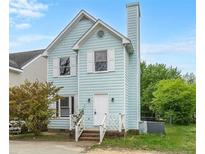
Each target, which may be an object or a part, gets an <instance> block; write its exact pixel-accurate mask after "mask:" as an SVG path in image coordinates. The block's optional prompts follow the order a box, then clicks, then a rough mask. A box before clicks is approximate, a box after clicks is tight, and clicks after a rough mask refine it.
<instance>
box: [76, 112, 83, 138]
mask: <svg viewBox="0 0 205 154" xmlns="http://www.w3.org/2000/svg"><path fill="white" fill-rule="evenodd" d="M83 130H84V115H82V117H81V118H80V120H79V121H78V123H77V124H76V126H75V141H76V142H78V139H79V137H80V135H81V134H82V132H83Z"/></svg>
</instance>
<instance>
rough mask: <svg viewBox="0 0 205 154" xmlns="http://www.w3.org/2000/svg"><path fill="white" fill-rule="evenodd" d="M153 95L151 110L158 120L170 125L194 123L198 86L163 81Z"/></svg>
mask: <svg viewBox="0 0 205 154" xmlns="http://www.w3.org/2000/svg"><path fill="white" fill-rule="evenodd" d="M156 88H157V89H156V91H155V92H154V93H153V96H154V98H153V101H152V105H151V109H152V110H153V111H154V112H155V114H156V115H157V116H158V118H164V119H165V120H168V121H170V123H177V124H189V123H191V122H192V121H193V118H194V114H195V109H196V107H195V104H196V85H195V84H189V83H187V82H186V81H184V80H181V79H175V80H162V81H160V82H159V83H158V84H157V86H156Z"/></svg>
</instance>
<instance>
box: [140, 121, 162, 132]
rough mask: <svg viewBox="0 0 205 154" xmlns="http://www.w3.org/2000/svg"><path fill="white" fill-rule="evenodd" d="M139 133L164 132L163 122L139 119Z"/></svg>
mask: <svg viewBox="0 0 205 154" xmlns="http://www.w3.org/2000/svg"><path fill="white" fill-rule="evenodd" d="M139 133H140V134H146V133H156V134H164V133H165V126H164V122H158V121H140V122H139Z"/></svg>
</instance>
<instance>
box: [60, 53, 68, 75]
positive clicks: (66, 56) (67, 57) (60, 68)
mask: <svg viewBox="0 0 205 154" xmlns="http://www.w3.org/2000/svg"><path fill="white" fill-rule="evenodd" d="M61 58H69V61H70V63H71V56H63V57H59V68H58V69H59V75H58V77H69V76H71V65H70V64H69V67H70V73H69V74H67V75H61V65H60V60H61Z"/></svg>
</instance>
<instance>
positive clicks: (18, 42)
mask: <svg viewBox="0 0 205 154" xmlns="http://www.w3.org/2000/svg"><path fill="white" fill-rule="evenodd" d="M51 39H53V37H52V36H48V35H41V34H29V35H23V36H19V37H17V38H13V39H12V40H11V41H10V45H9V46H10V49H11V48H17V47H20V46H25V45H29V44H30V43H34V42H39V41H45V40H51Z"/></svg>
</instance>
